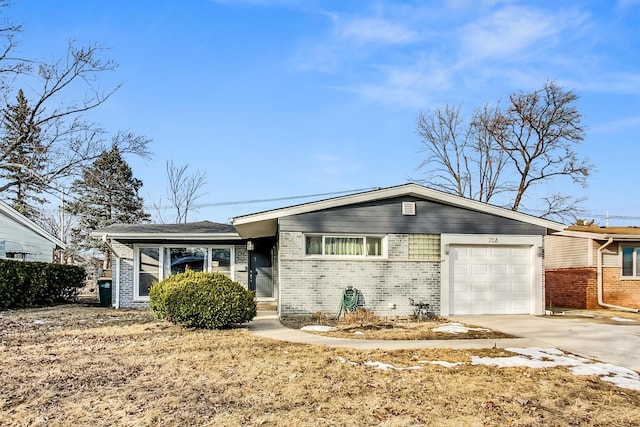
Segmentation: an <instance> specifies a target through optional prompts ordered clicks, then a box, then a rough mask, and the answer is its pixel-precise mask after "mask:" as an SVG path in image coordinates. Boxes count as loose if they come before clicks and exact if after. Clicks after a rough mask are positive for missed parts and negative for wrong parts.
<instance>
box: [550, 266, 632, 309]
mask: <svg viewBox="0 0 640 427" xmlns="http://www.w3.org/2000/svg"><path fill="white" fill-rule="evenodd" d="M602 274H603V286H602V290H603V300H604V302H605V303H607V304H613V305H620V306H623V307H632V308H640V281H639V280H623V279H621V276H620V268H619V267H604V268H603V269H602ZM597 280H598V269H597V268H596V267H581V268H561V269H550V270H547V271H545V305H546V307H547V308H548V309H550V308H553V307H567V308H586V309H596V308H601V307H600V306H599V305H598V289H597V286H598V284H597Z"/></svg>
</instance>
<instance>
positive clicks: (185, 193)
mask: <svg viewBox="0 0 640 427" xmlns="http://www.w3.org/2000/svg"><path fill="white" fill-rule="evenodd" d="M188 168H189V165H184V166H180V167H178V166H175V165H174V164H173V161H168V162H167V166H166V170H167V180H168V186H167V197H166V200H167V201H168V203H169V207H168V208H169V209H173V210H174V211H175V217H174V218H175V219H174V220H173V221H174V222H175V223H176V224H180V223H186V222H187V218H188V215H189V212H192V211H193V210H194V207H195V202H196V200H198V199H199V198H200V197H202V196H204V195H205V194H206V193H202V192H201V190H202V188H203V187H204V186H205V184H206V183H207V181H206V179H207V174H206V172H200V171H196V172H195V173H193V174H191V175H190V174H188V173H187V170H188ZM154 209H155V211H156V214H157V215H156V216H157V219H158V220H159V221H160V222H161V223H165V222H167V220H166V218H165V215H164V214H163V210H164V207H163V206H162V199H161V200H160V201H159V203H157V204H156V203H154Z"/></svg>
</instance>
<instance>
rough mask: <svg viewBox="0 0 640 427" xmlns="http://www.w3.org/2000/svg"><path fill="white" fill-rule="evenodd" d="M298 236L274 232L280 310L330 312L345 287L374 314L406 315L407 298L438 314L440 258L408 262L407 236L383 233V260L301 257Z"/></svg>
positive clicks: (410, 309) (336, 308)
mask: <svg viewBox="0 0 640 427" xmlns="http://www.w3.org/2000/svg"><path fill="white" fill-rule="evenodd" d="M302 236H303V235H302V233H300V232H281V233H280V240H279V245H278V249H279V262H280V280H281V281H280V284H279V287H280V289H279V291H280V307H279V309H280V314H282V315H305V314H311V313H314V312H318V311H320V312H323V313H326V314H328V315H335V314H337V313H338V311H339V309H340V303H341V297H342V292H343V291H344V289H345V288H346V287H347V286H353V287H354V288H356V289H358V290H359V291H360V292H361V299H362V300H361V302H362V303H363V305H364V307H365V308H367V309H371V310H372V311H373V312H374V313H376V314H378V315H382V316H406V315H408V314H411V313H412V312H413V308H414V307H412V306H410V305H409V298H414V299H415V300H422V301H424V302H428V303H429V304H431V308H430V311H433V312H436V313H439V312H440V262H439V261H416V260H409V259H408V241H409V239H408V235H406V234H395V235H394V234H391V235H388V236H387V239H388V258H387V259H384V260H375V259H353V260H351V259H349V260H347V259H326V258H324V259H320V258H308V257H305V256H303V255H302V254H303V248H302V245H303V237H302ZM390 304H395V308H390V307H389V305H390Z"/></svg>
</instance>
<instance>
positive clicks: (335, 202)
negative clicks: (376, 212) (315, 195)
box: [231, 183, 566, 231]
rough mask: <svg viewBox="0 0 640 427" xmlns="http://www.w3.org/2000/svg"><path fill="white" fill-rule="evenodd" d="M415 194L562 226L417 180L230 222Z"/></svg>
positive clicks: (542, 224)
mask: <svg viewBox="0 0 640 427" xmlns="http://www.w3.org/2000/svg"><path fill="white" fill-rule="evenodd" d="M407 195H412V196H417V197H423V198H427V199H432V200H435V201H439V202H442V203H446V204H449V205H453V206H458V207H462V208H465V209H472V210H476V211H480V212H484V213H488V214H493V215H497V216H501V217H504V218H508V219H513V220H516V221H523V222H527V223H530V224H533V225H537V226H540V227H545V228H549V229H552V230H557V231H560V230H564V229H565V228H566V226H565V225H564V224H560V223H558V222H554V221H550V220H547V219H543V218H539V217H536V216H533V215H528V214H525V213H522V212H517V211H512V210H509V209H505V208H501V207H498V206H494V205H489V204H487V203H483V202H479V201H476V200H471V199H467V198H464V197H460V196H455V195H453V194H448V193H443V192H441V191H437V190H433V189H431V188H427V187H424V186H422V185H418V184H413V183H409V184H402V185H398V186H394V187H387V188H380V189H377V190H371V191H366V192H362V193H356V194H350V195H347V196H340V197H336V198H332V199H324V200H319V201H315V202H309V203H304V204H301V205H295V206H290V207H285V208H279V209H274V210H270V211H265V212H260V213H255V214H248V215H242V216H238V217H234V218H231V224H232V225H233V226H236V225H242V224H249V223H253V222H260V221H269V220H274V219H278V218H280V217H283V216H291V215H298V214H303V213H308V212H313V211H317V210H323V209H330V208H335V207H340V206H345V205H350V204H356V203H364V202H369V201H373V200H381V199H390V198H393V197H399V196H407Z"/></svg>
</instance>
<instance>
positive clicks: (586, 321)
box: [451, 315, 640, 371]
mask: <svg viewBox="0 0 640 427" xmlns="http://www.w3.org/2000/svg"><path fill="white" fill-rule="evenodd" d="M451 319H452V320H454V321H459V322H461V323H467V324H475V325H480V326H484V327H486V328H489V329H493V330H497V331H502V332H505V333H507V334H511V335H517V336H520V337H525V338H529V339H533V340H535V341H537V342H539V343H540V344H541V345H542V346H544V347H555V348H557V349H560V350H563V351H566V352H569V353H573V354H577V355H579V356H582V357H586V358H588V359H594V360H599V361H601V362H607V363H611V364H614V365H617V366H622V367H625V368H627V369H631V370H634V371H640V322H607V323H602V322H601V321H598V320H597V319H595V318H594V319H591V318H588V317H574V316H540V317H537V316H527V315H491V316H455V317H452V318H451Z"/></svg>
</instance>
